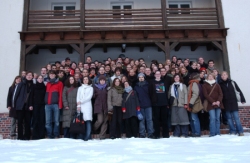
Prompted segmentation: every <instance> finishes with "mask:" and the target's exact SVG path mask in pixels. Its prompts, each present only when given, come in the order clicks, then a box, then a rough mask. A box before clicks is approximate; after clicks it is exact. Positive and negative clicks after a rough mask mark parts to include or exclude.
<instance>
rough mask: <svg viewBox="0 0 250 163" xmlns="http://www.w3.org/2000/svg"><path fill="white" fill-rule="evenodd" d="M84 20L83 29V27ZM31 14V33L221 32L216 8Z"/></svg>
mask: <svg viewBox="0 0 250 163" xmlns="http://www.w3.org/2000/svg"><path fill="white" fill-rule="evenodd" d="M81 16H82V18H83V19H82V20H84V23H82V24H84V27H82V28H81V27H80V26H81V23H80V22H81ZM162 17H163V16H162V10H161V9H129V10H128V9H125V10H90V9H86V10H85V12H84V14H83V15H81V12H80V10H71V11H65V10H60V11H54V10H49V11H48V10H46V11H45V10H40V11H29V21H28V30H29V31H41V30H50V31H53V30H80V29H86V30H101V29H109V30H112V29H164V26H165V28H170V29H173V28H218V16H217V11H216V8H191V9H170V8H167V9H166V19H167V20H166V21H165V22H166V24H165V25H164V24H163V21H162V19H163V18H162Z"/></svg>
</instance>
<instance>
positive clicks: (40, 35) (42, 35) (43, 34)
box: [39, 32, 45, 40]
mask: <svg viewBox="0 0 250 163" xmlns="http://www.w3.org/2000/svg"><path fill="white" fill-rule="evenodd" d="M39 38H40V40H44V38H45V33H44V32H40V33H39Z"/></svg>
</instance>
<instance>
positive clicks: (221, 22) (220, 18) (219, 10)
mask: <svg viewBox="0 0 250 163" xmlns="http://www.w3.org/2000/svg"><path fill="white" fill-rule="evenodd" d="M215 4H216V9H217V17H218V22H219V27H220V28H225V23H224V16H223V11H222V3H221V0H215Z"/></svg>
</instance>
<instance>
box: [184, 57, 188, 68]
mask: <svg viewBox="0 0 250 163" xmlns="http://www.w3.org/2000/svg"><path fill="white" fill-rule="evenodd" d="M184 66H185V67H188V66H189V60H187V59H185V60H184Z"/></svg>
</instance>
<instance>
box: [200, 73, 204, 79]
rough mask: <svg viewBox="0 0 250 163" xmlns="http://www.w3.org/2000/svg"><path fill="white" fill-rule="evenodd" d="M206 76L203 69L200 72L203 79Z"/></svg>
mask: <svg viewBox="0 0 250 163" xmlns="http://www.w3.org/2000/svg"><path fill="white" fill-rule="evenodd" d="M204 77H205V72H204V71H201V72H200V78H201V79H203V78H204Z"/></svg>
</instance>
